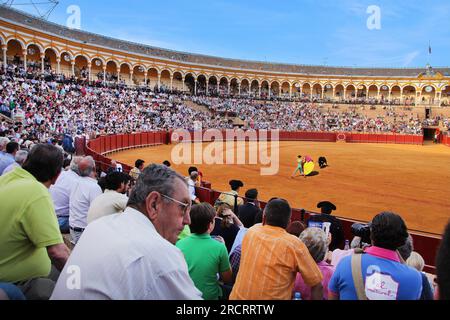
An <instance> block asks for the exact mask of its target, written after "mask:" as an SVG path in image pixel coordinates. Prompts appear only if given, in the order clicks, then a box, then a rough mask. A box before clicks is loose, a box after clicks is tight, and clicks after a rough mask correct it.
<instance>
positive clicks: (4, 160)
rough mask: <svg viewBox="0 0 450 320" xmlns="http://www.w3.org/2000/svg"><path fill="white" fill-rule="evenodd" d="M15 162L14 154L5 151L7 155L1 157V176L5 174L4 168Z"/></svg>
mask: <svg viewBox="0 0 450 320" xmlns="http://www.w3.org/2000/svg"><path fill="white" fill-rule="evenodd" d="M14 162H15V160H14V156H13V155H11V154H9V153H5V155H4V156H2V157H1V158H0V176H1V175H2V174H3V170H5V169H6V167H9V165H10V164H13V163H14Z"/></svg>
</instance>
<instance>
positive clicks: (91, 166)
mask: <svg viewBox="0 0 450 320" xmlns="http://www.w3.org/2000/svg"><path fill="white" fill-rule="evenodd" d="M78 171H79V175H80V176H82V177H90V176H91V175H92V174H93V172H94V171H95V161H94V158H92V157H91V156H87V157H84V158H82V159H81V160H80V162H78Z"/></svg>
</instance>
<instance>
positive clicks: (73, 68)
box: [70, 61, 75, 77]
mask: <svg viewBox="0 0 450 320" xmlns="http://www.w3.org/2000/svg"><path fill="white" fill-rule="evenodd" d="M70 64H71V65H72V76H74V77H75V61H72V62H70Z"/></svg>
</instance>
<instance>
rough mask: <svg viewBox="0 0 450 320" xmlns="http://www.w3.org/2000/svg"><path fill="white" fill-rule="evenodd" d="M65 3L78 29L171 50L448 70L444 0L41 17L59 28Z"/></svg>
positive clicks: (232, 1) (112, 10) (118, 9)
mask: <svg viewBox="0 0 450 320" xmlns="http://www.w3.org/2000/svg"><path fill="white" fill-rule="evenodd" d="M17 2H18V3H23V2H25V1H23V0H20V1H17ZM35 2H41V1H37V0H35ZM70 5H78V6H79V7H80V9H81V29H82V30H85V31H90V32H95V33H99V34H103V35H107V36H111V37H115V38H119V39H124V40H130V41H134V42H140V43H144V44H149V45H154V46H158V47H163V48H167V49H173V50H178V51H185V52H192V53H202V54H207V55H214V56H221V57H227V58H237V59H246V60H258V61H269V62H285V63H294V64H310V65H311V64H312V65H323V64H326V65H329V66H331V65H333V66H351V67H424V66H425V65H426V63H427V62H430V63H431V64H432V65H433V66H449V65H450V1H449V0H427V1H417V0H410V1H404V0H395V1H394V0H369V1H364V0H336V1H332V0H322V1H316V0H297V1H294V0H279V1H273V0H272V1H266V0H240V1H238V0H228V1H226V0H209V1H206V0H191V1H186V0H170V1H167V0H166V1H158V0H147V1H144V0H127V1H112V0H110V1H105V0H96V1H85V0H61V1H60V3H59V5H58V6H57V7H56V9H55V10H54V11H53V13H52V14H51V15H50V18H49V20H50V21H53V22H56V23H59V24H64V25H65V24H66V20H67V18H68V17H69V14H68V13H67V12H66V10H67V8H68V7H69V6H70ZM371 5H376V6H378V7H379V8H380V10H381V11H380V13H381V15H380V21H381V29H380V30H369V29H368V28H367V20H368V19H369V17H370V15H371V14H369V13H367V12H366V11H367V8H368V7H369V6H371ZM16 8H20V9H22V10H25V11H28V12H30V13H34V12H35V9H34V8H33V7H32V6H28V7H27V6H20V7H16ZM40 8H41V10H44V9H45V5H41V6H40ZM429 41H431V47H432V51H433V52H432V55H431V57H429V55H428V43H429Z"/></svg>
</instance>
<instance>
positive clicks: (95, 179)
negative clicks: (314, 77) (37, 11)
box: [0, 65, 450, 300]
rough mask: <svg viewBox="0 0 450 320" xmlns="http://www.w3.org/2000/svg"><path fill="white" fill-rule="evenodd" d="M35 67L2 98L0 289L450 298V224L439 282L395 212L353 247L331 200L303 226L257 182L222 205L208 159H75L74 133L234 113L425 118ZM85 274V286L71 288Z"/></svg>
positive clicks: (81, 294)
mask: <svg viewBox="0 0 450 320" xmlns="http://www.w3.org/2000/svg"><path fill="white" fill-rule="evenodd" d="M25 73H26V72H25V70H23V69H21V68H17V67H15V66H13V65H10V66H9V67H8V70H6V71H5V70H3V71H2V73H1V74H0V76H1V87H0V93H1V95H0V99H1V101H0V104H1V105H3V106H5V105H6V106H7V107H8V108H9V111H10V112H11V117H12V119H13V120H12V123H11V122H9V121H8V120H5V121H4V122H2V135H3V136H0V169H2V172H0V174H1V173H3V174H1V177H0V209H1V210H0V298H9V299H49V298H51V299H202V298H203V299H215V300H217V299H257V300H266V299H283V300H288V299H292V298H295V299H298V298H299V297H302V298H303V299H315V300H323V299H350V300H365V299H380V300H381V299H389V300H396V299H408V300H418V299H432V298H433V297H435V298H441V299H449V296H448V292H449V289H448V288H449V286H450V284H449V282H448V278H449V277H448V268H447V269H445V268H446V267H447V266H448V264H449V263H448V259H449V255H448V248H449V245H448V239H449V236H448V233H449V232H450V228H447V230H446V234H445V235H444V239H443V242H442V245H441V248H440V251H439V254H438V261H437V263H436V265H437V284H438V285H439V289H437V287H436V284H435V283H434V282H430V281H429V278H428V277H427V275H424V274H423V273H422V271H423V259H422V258H421V257H420V255H418V254H417V253H416V252H413V247H412V244H411V245H409V244H408V239H409V238H410V235H409V234H408V232H407V227H406V224H405V223H404V221H403V219H402V218H401V217H400V216H398V215H397V214H395V213H392V212H382V213H380V214H378V215H376V216H375V217H374V218H373V220H372V222H371V224H370V239H369V240H368V242H363V241H352V247H351V248H349V247H347V246H346V247H343V240H344V239H343V238H342V235H340V234H341V233H342V227H341V226H340V225H339V221H338V220H337V219H333V218H332V217H331V211H332V210H333V209H332V207H331V206H330V205H326V204H324V203H326V202H324V203H322V204H318V207H320V208H322V214H320V215H318V216H316V218H315V219H314V217H312V218H311V219H310V221H305V225H303V224H301V223H300V224H299V225H295V224H292V223H290V222H291V218H292V216H291V215H292V210H291V207H290V205H289V203H288V201H286V200H284V199H280V198H273V199H271V200H270V201H269V202H268V204H267V205H266V206H265V207H264V209H263V210H262V209H261V207H260V205H259V202H258V191H257V190H256V189H249V190H247V191H246V192H245V194H246V198H245V199H242V198H241V197H239V191H240V189H241V188H243V187H244V183H243V182H242V181H240V180H231V181H230V187H231V191H229V192H225V193H223V194H222V195H220V196H219V198H218V201H217V202H216V204H215V207H212V206H211V205H209V204H204V203H199V200H198V198H196V197H193V195H195V194H193V193H192V190H191V189H194V191H195V186H197V185H198V184H197V182H196V180H197V179H199V178H200V177H201V174H200V172H199V171H198V169H196V168H195V170H190V171H189V177H183V176H181V175H180V174H179V173H177V172H175V171H174V170H172V169H170V168H169V167H168V166H167V165H156V164H151V165H149V166H147V167H145V163H144V162H143V161H142V160H140V159H138V160H137V161H136V163H135V168H134V169H133V171H132V172H131V175H128V174H127V173H124V172H122V171H123V170H122V168H121V166H119V165H118V164H116V163H112V164H111V167H110V168H109V169H108V170H106V172H99V171H98V170H97V168H96V163H95V161H94V159H93V158H92V157H89V156H87V157H76V156H74V155H73V151H74V150H73V140H72V137H71V136H72V135H74V134H77V133H82V134H92V135H98V134H109V133H119V132H135V131H141V130H142V131H147V130H156V129H169V128H174V127H180V128H186V129H192V128H193V125H194V120H196V121H201V122H204V124H206V125H205V127H221V126H227V125H228V123H227V122H226V121H224V119H223V117H222V115H221V114H220V113H221V112H225V113H227V112H235V113H236V114H237V115H239V116H241V117H244V119H245V120H252V121H253V122H254V124H255V128H274V127H281V128H283V129H286V128H288V129H289V130H313V131H317V130H324V131H325V130H336V128H339V130H344V131H346V130H351V131H353V130H368V131H371V130H373V131H377V130H379V131H383V130H387V129H389V130H394V131H395V130H400V132H404V133H417V130H419V128H420V125H421V123H420V122H417V123H416V122H415V121H416V119H409V118H407V120H406V121H405V123H404V124H399V123H397V124H396V126H395V127H390V124H387V123H384V122H383V120H382V119H381V120H379V119H368V118H365V117H364V116H362V115H358V114H355V113H353V112H348V113H335V112H333V111H330V110H328V111H326V112H322V111H320V108H315V107H314V106H312V105H309V104H305V103H299V104H296V103H286V102H269V103H267V104H261V102H257V101H251V100H248V101H247V100H234V99H224V100H222V99H217V98H205V97H203V98H202V97H200V98H195V97H194V98H189V97H187V96H182V95H179V94H171V93H155V92H152V91H148V90H142V89H133V88H126V87H115V88H106V87H101V86H87V85H85V84H81V83H78V82H77V81H75V80H73V79H68V80H67V79H66V80H64V79H62V80H63V81H59V80H57V79H47V80H46V79H42V78H39V77H35V76H34V75H33V72H32V73H31V76H28V75H27V74H25ZM187 99H192V100H193V102H195V103H198V104H203V105H205V106H207V107H208V108H210V112H211V113H212V116H211V113H208V112H202V111H196V110H193V109H191V108H189V107H188V106H186V103H185V102H186V100H187ZM388 112H391V111H390V110H388ZM391 116H392V114H391ZM395 116H398V117H400V118H401V117H402V116H403V115H395ZM269 119H270V120H269ZM440 120H441V119H440ZM377 121H379V122H377ZM283 126H285V127H283ZM5 133H6V134H5ZM5 136H6V137H5ZM5 171H6V172H5ZM24 195H26V196H25V197H24ZM330 208H331V209H330ZM327 225H328V226H329V227H328V228H327V227H326V226H327ZM330 225H331V226H330ZM324 226H325V227H324ZM288 231H289V232H288ZM63 235H64V238H65V239H68V240H69V241H68V242H65V241H64V239H63ZM355 239H356V240H358V239H357V238H356V237H355ZM74 246H75V248H76V249H75V250H74V251H71V249H70V248H69V247H71V248H73V247H74ZM355 261H356V262H355ZM358 264H359V268H358V267H355V266H358ZM369 265H376V266H378V268H368V266H369ZM77 268H78V269H77ZM80 269H81V270H83V271H82V272H81V273H80V274H78V275H76V272H77V270H80ZM74 272H75V276H77V277H79V281H76V282H75V284H74V287H73V288H72V287H71V288H69V287H68V285H67V284H68V283H69V281H68V280H69V279H68V278H69V277H72V275H73V274H74ZM355 280H357V281H355Z"/></svg>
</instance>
